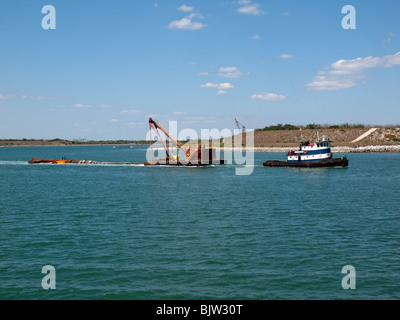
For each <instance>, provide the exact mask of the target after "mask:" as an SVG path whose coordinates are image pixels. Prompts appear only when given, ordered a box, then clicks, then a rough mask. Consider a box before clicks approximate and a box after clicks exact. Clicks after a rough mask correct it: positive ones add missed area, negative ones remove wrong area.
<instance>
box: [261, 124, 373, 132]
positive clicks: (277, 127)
mask: <svg viewBox="0 0 400 320" xmlns="http://www.w3.org/2000/svg"><path fill="white" fill-rule="evenodd" d="M366 127H372V126H366V125H364V124H361V123H356V124H350V123H343V124H339V125H337V124H335V125H331V124H317V123H309V124H307V125H305V126H303V125H299V126H298V125H293V124H284V125H283V124H281V123H279V124H277V125H271V126H266V127H265V128H263V129H256V131H276V130H300V129H310V130H315V129H341V130H344V129H356V128H357V129H363V128H366Z"/></svg>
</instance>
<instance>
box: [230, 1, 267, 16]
mask: <svg viewBox="0 0 400 320" xmlns="http://www.w3.org/2000/svg"><path fill="white" fill-rule="evenodd" d="M238 4H239V5H240V6H241V7H240V8H239V9H237V10H236V11H237V12H239V13H243V14H252V15H258V14H261V13H264V12H263V11H262V10H260V9H259V8H260V5H259V4H258V3H252V2H251V1H250V0H239V1H238Z"/></svg>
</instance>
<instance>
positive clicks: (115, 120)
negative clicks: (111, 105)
mask: <svg viewBox="0 0 400 320" xmlns="http://www.w3.org/2000/svg"><path fill="white" fill-rule="evenodd" d="M110 122H118V120H117V119H111V120H110Z"/></svg>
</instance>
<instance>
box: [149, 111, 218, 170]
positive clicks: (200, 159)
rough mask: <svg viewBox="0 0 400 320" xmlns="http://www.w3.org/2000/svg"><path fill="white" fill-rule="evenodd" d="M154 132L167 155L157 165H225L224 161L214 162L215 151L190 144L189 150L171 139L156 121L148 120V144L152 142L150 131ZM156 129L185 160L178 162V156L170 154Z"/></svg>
mask: <svg viewBox="0 0 400 320" xmlns="http://www.w3.org/2000/svg"><path fill="white" fill-rule="evenodd" d="M152 129H153V130H154V131H155V132H156V134H157V136H158V138H159V139H160V141H161V143H162V144H163V146H164V149H165V151H166V153H167V157H166V158H165V159H161V160H159V161H158V163H160V164H161V163H166V164H178V165H181V164H183V165H206V164H215V163H218V164H222V163H225V161H224V160H222V159H221V160H216V156H215V149H213V148H202V147H201V146H199V145H194V144H191V145H190V146H189V148H185V146H183V145H182V144H181V143H180V142H179V141H178V140H176V139H175V138H173V137H171V135H170V134H169V132H168V131H167V129H165V128H164V126H163V125H162V124H161V123H159V122H158V121H155V120H153V119H152V118H149V130H150V144H151V141H152V138H151V130H152ZM158 129H160V130H161V131H162V132H163V133H164V134H165V135H166V136H167V137H168V138H170V139H171V141H172V142H173V144H175V145H176V147H177V151H179V150H182V151H183V153H184V154H185V160H183V161H182V160H180V159H179V156H178V154H177V155H174V154H172V152H171V150H170V149H169V148H168V146H167V144H166V143H165V141H164V140H163V139H162V138H161V135H160V133H159V132H158ZM150 147H151V156H152V161H153V147H152V144H151V145H150Z"/></svg>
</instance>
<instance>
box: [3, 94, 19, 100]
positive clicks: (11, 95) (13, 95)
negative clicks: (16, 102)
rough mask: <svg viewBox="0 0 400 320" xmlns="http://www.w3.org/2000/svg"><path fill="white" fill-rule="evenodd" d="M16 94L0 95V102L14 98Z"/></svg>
mask: <svg viewBox="0 0 400 320" xmlns="http://www.w3.org/2000/svg"><path fill="white" fill-rule="evenodd" d="M16 96H17V95H16V94H0V100H9V99H12V98H15V97H16Z"/></svg>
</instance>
